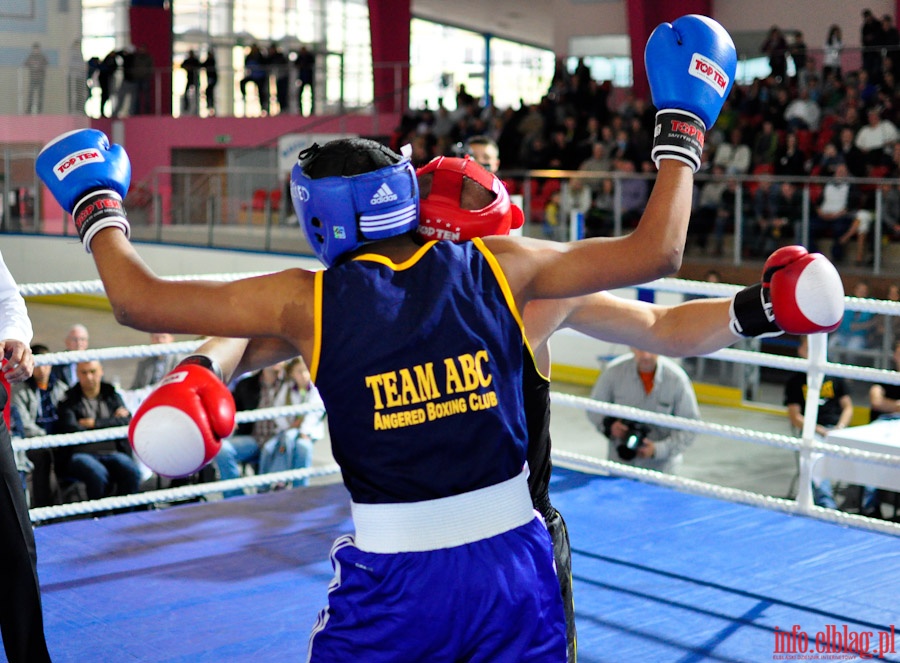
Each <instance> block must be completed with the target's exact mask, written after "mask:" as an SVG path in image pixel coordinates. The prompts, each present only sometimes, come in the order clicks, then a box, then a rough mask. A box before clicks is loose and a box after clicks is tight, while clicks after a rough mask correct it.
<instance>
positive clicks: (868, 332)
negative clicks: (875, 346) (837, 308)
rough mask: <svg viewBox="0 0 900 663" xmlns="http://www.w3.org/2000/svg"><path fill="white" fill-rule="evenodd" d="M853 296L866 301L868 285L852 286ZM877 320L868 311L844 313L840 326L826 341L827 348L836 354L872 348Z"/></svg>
mask: <svg viewBox="0 0 900 663" xmlns="http://www.w3.org/2000/svg"><path fill="white" fill-rule="evenodd" d="M853 296H854V297H858V298H859V299H868V297H869V284H868V282H866V281H857V283H856V285H855V286H853ZM877 324H878V320H877V319H876V317H875V314H874V313H870V312H869V311H846V312H845V313H844V318H843V320H841V326H840V327H838V328H837V330H835V331H834V332H833V333H832V334H831V336H830V338H829V339H828V347H829V349H830V350H832V351H833V352H836V353H841V352H847V351H851V352H852V351H853V350H868V349H870V348H871V347H872V335H873V332H874V331H875V327H876V326H877Z"/></svg>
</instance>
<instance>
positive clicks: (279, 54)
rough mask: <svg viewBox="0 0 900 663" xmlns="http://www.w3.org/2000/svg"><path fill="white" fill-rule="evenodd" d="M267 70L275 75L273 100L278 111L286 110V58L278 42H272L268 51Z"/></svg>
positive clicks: (283, 111) (284, 111)
mask: <svg viewBox="0 0 900 663" xmlns="http://www.w3.org/2000/svg"><path fill="white" fill-rule="evenodd" d="M268 60H269V72H270V73H271V74H272V76H274V77H275V100H276V101H277V102H278V112H279V113H286V112H287V111H288V104H289V102H288V73H289V72H288V59H287V56H285V54H284V51H282V50H281V48H279V46H278V44H276V43H275V42H272V45H271V46H269V52H268Z"/></svg>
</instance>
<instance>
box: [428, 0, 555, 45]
mask: <svg viewBox="0 0 900 663" xmlns="http://www.w3.org/2000/svg"><path fill="white" fill-rule="evenodd" d="M553 7H554V2H553V0H531V1H527V0H449V1H448V0H413V2H412V13H413V16H414V17H416V18H422V19H427V20H429V21H434V22H435V23H443V24H445V25H452V26H456V27H459V28H465V29H467V30H474V31H475V32H486V33H490V34H492V35H494V36H496V37H503V38H506V39H512V40H515V41H520V42H524V43H527V44H531V45H533V46H541V47H543V48H549V49H552V48H553Z"/></svg>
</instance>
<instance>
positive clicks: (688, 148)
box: [644, 14, 737, 173]
mask: <svg viewBox="0 0 900 663" xmlns="http://www.w3.org/2000/svg"><path fill="white" fill-rule="evenodd" d="M644 66H645V67H646V69H647V79H648V81H649V83H650V94H651V95H652V97H653V105H654V106H656V108H657V109H658V112H657V114H656V128H655V130H654V136H653V150H652V151H651V153H650V154H651V157H652V159H653V162H654V163H655V164H656V166H657V168H658V167H659V162H660V160H661V159H677V160H679V161H683V162H684V163H686V164H688V165H689V166H691V168H693V169H694V172H695V173H696V172H697V170H698V169H699V168H700V154H701V153H702V152H703V141H704V134H705V132H706V130H707V129H708V128H710V127H711V126H712V125H713V124H715V122H716V118H717V117H719V111H721V110H722V104H724V103H725V99H726V97H727V96H728V93H729V92H730V91H731V86H732V85H733V84H734V74H735V71H736V69H737V51H736V50H735V48H734V42H733V41H732V39H731V36H730V35H729V34H728V32H726V30H725V28H723V27H722V26H721V25H719V24H718V23H716V22H715V21H714V20H712V19H711V18H708V17H706V16H699V15H697V14H690V15H688V16H682V17H681V18H679V19H676V20H675V21H674V22H672V23H662V24H661V25H658V26H657V27H656V29H655V30H654V31H653V34H651V35H650V39H649V40H647V47H646V49H644Z"/></svg>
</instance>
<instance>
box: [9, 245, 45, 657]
mask: <svg viewBox="0 0 900 663" xmlns="http://www.w3.org/2000/svg"><path fill="white" fill-rule="evenodd" d="M32 336H33V331H32V328H31V321H30V320H29V319H28V310H27V309H26V308H25V300H24V299H22V295H21V294H19V288H18V287H17V286H16V282H15V281H14V280H13V277H12V274H10V273H9V269H7V267H6V263H4V262H3V257H2V256H0V348H2V359H3V367H2V369H0V372H2V377H0V385H2V388H0V408H2V409H3V410H4V416H3V417H0V477H2V481H3V482H4V483H5V484H6V485H5V486H4V487H3V488H2V489H0V540H2V544H0V574H2V575H0V586H2V587H3V588H4V597H3V601H2V602H0V633H2V636H3V647H4V649H5V650H6V657H7V659H8V660H9V661H10V662H11V663H19V662H21V663H31V662H32V661H38V662H44V661H48V662H49V661H50V654H49V653H48V652H47V642H46V640H45V639H44V619H43V614H42V610H41V589H40V584H39V583H38V576H37V552H36V549H35V545H34V531H33V530H32V527H31V519H30V517H29V515H28V504H27V503H26V501H25V490H24V488H23V486H22V480H21V478H20V476H19V472H18V468H17V467H16V460H15V455H14V454H13V449H12V440H11V439H10V434H9V423H8V417H9V413H8V410H7V404H8V403H9V402H10V393H9V383H10V382H22V381H23V380H27V379H28V378H29V377H31V373H32V371H33V370H34V357H33V356H32V354H31V348H30V347H29V343H30V342H31V338H32Z"/></svg>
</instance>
